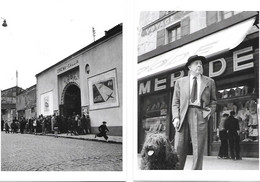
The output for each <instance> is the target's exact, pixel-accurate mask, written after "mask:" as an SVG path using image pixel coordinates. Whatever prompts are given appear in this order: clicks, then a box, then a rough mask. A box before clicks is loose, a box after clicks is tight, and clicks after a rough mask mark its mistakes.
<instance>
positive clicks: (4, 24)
mask: <svg viewBox="0 0 260 182" xmlns="http://www.w3.org/2000/svg"><path fill="white" fill-rule="evenodd" d="M1 18H2V17H1ZM2 19H3V20H4V21H3V24H2V26H3V27H7V23H6V19H4V18H2Z"/></svg>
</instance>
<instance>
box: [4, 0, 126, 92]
mask: <svg viewBox="0 0 260 182" xmlns="http://www.w3.org/2000/svg"><path fill="white" fill-rule="evenodd" d="M124 7H125V1H124V0H109V1H106V0H0V17H1V19H0V23H1V26H0V89H1V90H5V89H7V88H10V87H14V86H16V70H17V71H18V86H19V87H22V88H23V89H26V88H29V87H31V86H33V85H34V84H36V77H35V75H36V74H37V73H39V72H41V71H43V70H45V69H46V68H48V67H50V66H52V65H54V64H55V63H57V62H59V61H61V60H63V59H64V58H66V57H67V56H69V55H71V54H73V53H74V52H76V51H78V50H80V49H81V48H83V47H85V46H87V45H89V44H90V43H92V42H93V41H94V38H93V33H92V27H94V29H95V31H96V36H95V40H97V39H99V38H101V37H103V36H104V35H105V33H104V32H105V31H106V30H109V29H111V28H113V27H114V26H116V25H118V24H119V23H123V19H124V9H125V8H124ZM2 18H4V19H6V22H7V25H8V26H7V27H3V26H2V23H3V19H2Z"/></svg>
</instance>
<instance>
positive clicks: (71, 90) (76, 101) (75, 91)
mask: <svg viewBox="0 0 260 182" xmlns="http://www.w3.org/2000/svg"><path fill="white" fill-rule="evenodd" d="M60 109H61V114H62V115H64V116H65V117H68V116H72V115H73V113H74V112H75V113H76V114H79V115H81V96H80V88H79V87H78V86H77V85H76V84H71V85H69V86H68V87H67V89H66V90H65V93H64V105H63V106H62V107H61V108H60Z"/></svg>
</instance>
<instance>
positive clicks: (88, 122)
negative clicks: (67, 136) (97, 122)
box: [86, 114, 91, 134]
mask: <svg viewBox="0 0 260 182" xmlns="http://www.w3.org/2000/svg"><path fill="white" fill-rule="evenodd" d="M86 131H87V133H88V134H90V133H91V126H90V117H89V114H87V117H86Z"/></svg>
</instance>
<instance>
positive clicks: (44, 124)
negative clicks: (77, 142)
mask: <svg viewBox="0 0 260 182" xmlns="http://www.w3.org/2000/svg"><path fill="white" fill-rule="evenodd" d="M4 128H5V132H6V133H9V132H11V133H18V132H19V131H20V133H21V134H24V133H30V134H37V133H42V134H43V135H45V134H46V133H54V134H55V135H57V134H59V133H67V134H68V133H71V135H84V134H90V133H91V127H90V118H89V115H87V116H85V115H84V114H83V115H82V117H80V116H79V115H76V114H75V113H73V116H69V117H64V116H56V115H55V114H54V115H52V116H43V115H40V116H39V117H38V118H31V119H25V118H24V117H21V118H19V120H17V119H16V118H14V120H13V121H12V123H11V124H9V123H8V122H4Z"/></svg>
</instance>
